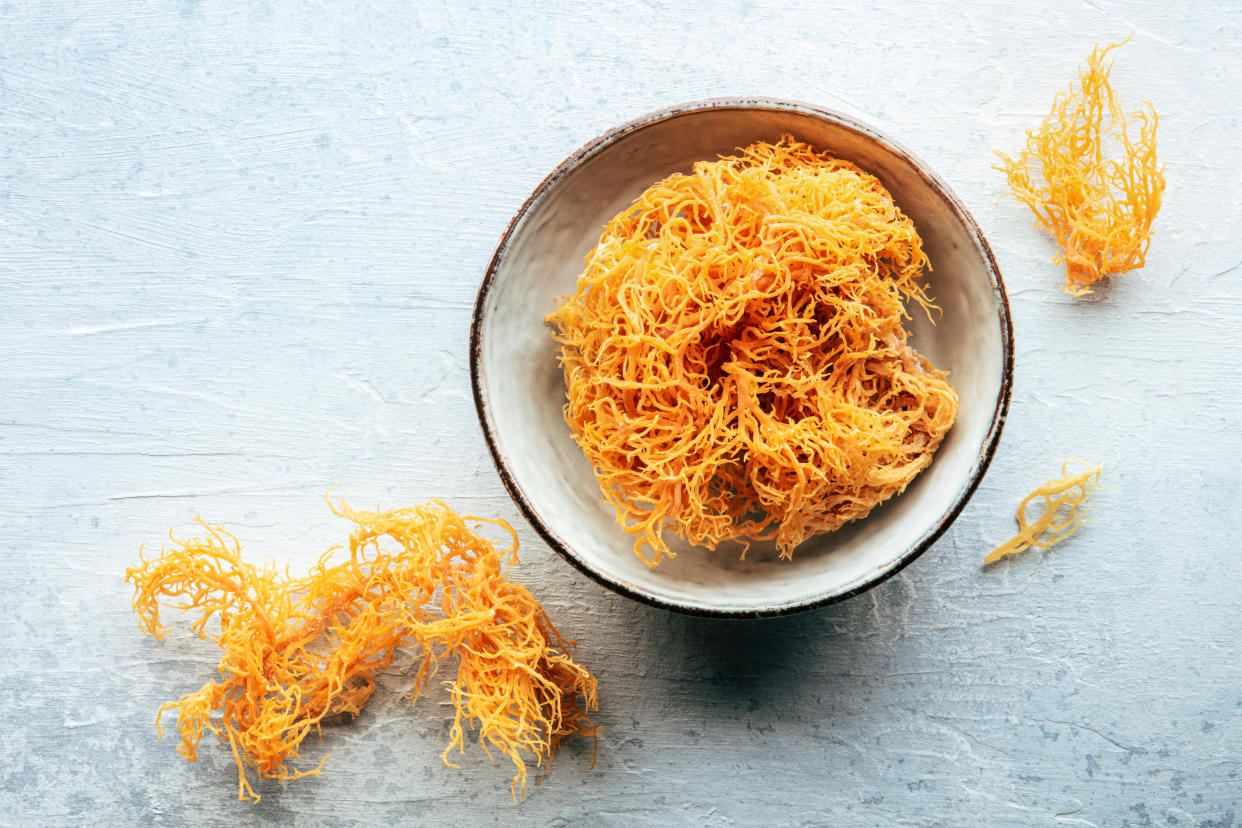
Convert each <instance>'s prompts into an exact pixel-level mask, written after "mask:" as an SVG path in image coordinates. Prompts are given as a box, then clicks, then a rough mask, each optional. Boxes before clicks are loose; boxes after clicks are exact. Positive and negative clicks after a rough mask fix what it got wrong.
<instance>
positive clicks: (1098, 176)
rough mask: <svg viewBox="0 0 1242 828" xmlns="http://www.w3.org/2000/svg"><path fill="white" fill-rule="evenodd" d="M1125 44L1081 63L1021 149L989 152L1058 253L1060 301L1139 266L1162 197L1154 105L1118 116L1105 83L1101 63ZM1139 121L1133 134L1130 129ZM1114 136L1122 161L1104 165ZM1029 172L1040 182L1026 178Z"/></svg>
mask: <svg viewBox="0 0 1242 828" xmlns="http://www.w3.org/2000/svg"><path fill="white" fill-rule="evenodd" d="M1128 41H1129V38H1126V39H1125V40H1123V41H1121V42H1120V43H1113V44H1110V45H1109V46H1106V47H1103V48H1101V47H1100V46H1098V45H1097V46H1096V47H1095V48H1094V49H1093V50H1092V51H1091V54H1090V55H1089V56H1088V57H1087V66H1086V68H1085V69H1080V70H1079V72H1078V88H1077V89H1075V88H1074V87H1073V86H1071V87H1070V90H1069V91H1068V92H1062V93H1059V94H1058V95H1057V96H1056V99H1055V100H1054V102H1053V105H1052V111H1051V112H1049V113H1048V116H1047V117H1045V118H1044V121H1043V123H1042V124H1041V125H1040V127H1039V129H1038V130H1029V129H1028V130H1027V131H1026V147H1025V148H1024V149H1022V150H1021V151H1020V152H1018V154H1017V155H1016V156H1014V157H1012V158H1011V157H1010V156H1008V155H1006V154H1005V153H1002V152H998V153H997V155H998V156H1000V158H1001V163H999V164H997V165H996V169H997V170H1000V171H1001V172H1003V173H1004V174H1005V176H1006V178H1007V179H1008V181H1009V187H1010V189H1011V190H1012V192H1013V195H1014V196H1015V197H1017V199H1018V200H1019V201H1021V202H1022V203H1024V204H1025V205H1026V206H1027V207H1029V208H1030V209H1031V212H1032V213H1034V214H1035V224H1036V226H1037V227H1042V228H1043V229H1044V230H1046V231H1048V232H1049V233H1051V234H1052V236H1053V238H1055V239H1056V240H1057V242H1058V243H1059V244H1060V245H1061V255H1060V256H1059V257H1057V258H1054V259H1053V262H1054V263H1056V264H1062V263H1064V265H1065V285H1064V287H1062V290H1064V291H1065V292H1066V293H1069V294H1071V295H1073V296H1081V295H1083V294H1086V293H1090V292H1091V285H1094V284H1095V283H1096V282H1098V281H1099V280H1100V279H1103V278H1104V277H1105V276H1109V275H1112V274H1117V273H1125V272H1127V271H1130V270H1134V269H1135V268H1139V267H1142V266H1143V264H1144V263H1145V262H1146V260H1147V249H1148V247H1149V246H1150V245H1151V228H1152V222H1153V221H1154V220H1155V218H1156V214H1157V213H1158V212H1159V211H1160V201H1161V198H1162V196H1163V193H1164V186H1165V179H1164V168H1163V167H1162V166H1160V165H1158V164H1157V161H1156V126H1157V125H1158V124H1159V122H1160V118H1159V116H1158V115H1157V114H1156V110H1155V107H1153V106H1152V105H1151V104H1150V103H1148V104H1147V108H1146V110H1137V111H1135V112H1132V113H1129V114H1126V112H1125V111H1124V110H1123V109H1122V108H1121V103H1120V101H1119V99H1118V96H1117V93H1116V91H1115V90H1114V89H1113V88H1112V86H1111V85H1110V84H1109V78H1108V76H1109V73H1110V72H1111V71H1112V64H1111V63H1109V64H1108V65H1105V64H1104V58H1105V56H1106V55H1107V54H1108V53H1109V52H1110V51H1112V50H1113V49H1116V48H1117V47H1119V46H1122V45H1124V44H1125V43H1126V42H1128ZM1132 121H1134V122H1137V123H1138V135H1137V136H1132V135H1131V132H1130V123H1131V122H1132ZM1106 136H1113V137H1114V138H1115V139H1116V141H1117V143H1118V144H1119V146H1120V149H1121V159H1120V160H1113V159H1110V158H1108V157H1107V156H1108V152H1107V148H1106V147H1105V137H1106ZM1036 166H1038V170H1039V174H1040V175H1041V176H1042V178H1043V182H1042V184H1041V183H1038V182H1037V181H1035V180H1034V179H1033V177H1032V169H1033V168H1034V167H1036Z"/></svg>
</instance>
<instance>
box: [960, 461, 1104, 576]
mask: <svg viewBox="0 0 1242 828" xmlns="http://www.w3.org/2000/svg"><path fill="white" fill-rule="evenodd" d="M1070 463H1079V464H1081V465H1083V466H1087V468H1086V469H1085V470H1084V471H1081V472H1078V473H1076V474H1070V472H1069V466H1070ZM1101 468H1102V467H1101V466H1088V465H1087V464H1086V463H1084V462H1083V461H1082V460H1078V459H1077V458H1071V459H1069V460H1066V461H1065V462H1064V463H1063V464H1062V465H1061V479H1059V480H1049V481H1048V482H1047V483H1045V484H1044V485H1042V486H1040V487H1039V488H1037V489H1035V491H1033V492H1031V493H1030V494H1028V495H1027V496H1026V497H1024V498H1023V499H1022V502H1021V503H1019V504H1018V534H1016V535H1014V536H1013V537H1012V538H1010V539H1009V540H1007V541H1005V542H1004V543H1002V544H1001V545H1000V546H998V547H996V548H995V549H993V550H992V552H991V553H990V554H989V555H988V556H987V558H985V559H984V561H983V565H984V566H987V565H988V564H993V563H996V562H997V561H999V560H1000V559H1001V558H1005V557H1008V556H1009V555H1017V554H1019V553H1020V552H1025V551H1026V550H1027V549H1030V548H1031V547H1032V546H1035V547H1038V548H1040V549H1047V548H1049V547H1050V546H1052V545H1053V544H1056V543H1060V542H1061V541H1063V540H1065V539H1066V538H1068V537H1069V536H1070V535H1072V534H1074V533H1075V532H1077V531H1078V527H1080V526H1082V524H1083V523H1084V522H1085V521H1086V520H1087V513H1088V512H1089V511H1091V508H1090V507H1089V506H1086V502H1087V498H1089V497H1090V496H1091V493H1092V492H1093V491H1095V487H1096V486H1097V485H1098V484H1099V481H1100V469H1101ZM1036 498H1043V501H1044V503H1043V507H1044V508H1043V511H1042V512H1040V514H1039V517H1037V518H1035V520H1033V521H1032V520H1027V517H1026V510H1027V507H1028V506H1029V505H1030V504H1031V501H1033V500H1035V499H1036ZM1084 506H1086V508H1084Z"/></svg>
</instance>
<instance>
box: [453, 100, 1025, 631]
mask: <svg viewBox="0 0 1242 828" xmlns="http://www.w3.org/2000/svg"><path fill="white" fill-rule="evenodd" d="M732 109H740V110H768V111H773V110H775V111H783V112H796V113H799V114H803V115H810V116H812V117H815V118H819V119H821V120H825V121H828V122H830V123H832V124H834V125H835V126H838V127H841V128H843V129H845V130H847V131H850V132H853V133H855V134H857V135H860V136H862V137H864V138H867V139H869V140H872V141H875V142H877V143H879V144H880V145H882V146H883V147H884V148H885V149H887V150H888V151H890V152H892V153H893V154H894V155H896V156H898V157H899V158H901V159H902V160H903V161H905V162H906V163H907V164H909V165H910V167H911V168H912V169H913V170H914V171H915V172H916V173H918V175H919V177H920V178H922V179H923V181H924V182H925V183H927V184H928V185H929V186H930V187H931V188H932V190H933V191H934V192H936V194H937V195H938V196H939V197H940V198H941V199H942V200H943V201H944V202H945V203H946V204H947V205H948V206H949V207H950V209H951V210H952V211H953V213H954V214H955V215H956V216H957V218H958V220H959V221H960V222H961V223H962V224H963V226H964V227H966V229H967V230H968V232H969V234H970V236H971V238H972V239H973V240H974V243H975V245H976V247H977V248H978V249H979V250H980V251H981V252H982V253H983V258H984V264H985V265H986V269H987V273H988V278H989V280H990V281H991V283H992V293H993V295H994V296H995V297H996V299H997V304H998V307H999V310H1000V323H1001V344H1002V346H1003V350H1004V361H1003V365H1002V372H1001V388H1000V394H999V395H998V396H997V399H996V407H995V409H994V410H993V412H992V422H991V424H990V426H989V429H988V433H987V436H986V437H985V438H984V441H983V446H982V448H981V450H980V454H979V460H978V462H977V463H976V465H975V467H974V470H973V472H972V473H971V475H970V477H969V478H968V479H967V481H966V483H965V484H964V485H963V486H962V487H961V489H959V490H958V493H957V495H956V496H955V497H954V500H953V503H952V505H951V506H950V507H949V509H948V511H946V512H945V513H944V514H943V515H941V516H940V518H939V519H938V520H937V521H936V522H935V523H934V524H933V525H932V526H931V527H929V528H928V529H927V530H926V531H925V532H924V533H923V534H922V536H920V537H919V539H918V540H916V541H915V542H914V543H913V544H911V545H910V546H909V547H908V548H907V549H905V550H904V551H903V552H902V553H901V555H900V556H898V557H897V559H896V560H895V561H893V562H892V563H890V564H888V565H886V567H883V568H877V570H876V571H875V572H874V573H872V574H871V575H870V576H868V577H865V578H863V579H862V580H861V581H856V582H854V583H853V584H851V585H848V586H847V588H845V589H841V590H838V591H835V592H829V593H827V594H824V595H818V596H815V597H813V598H811V599H807V600H800V601H795V602H791V603H787V604H779V605H772V606H765V607H753V608H751V607H745V608H727V607H712V606H701V605H696V604H693V603H680V602H677V601H672V600H668V599H666V598H661V597H659V596H657V595H652V594H649V593H647V592H644V591H643V590H642V589H640V588H637V587H635V586H634V585H632V584H629V583H626V582H625V581H623V580H620V579H618V578H613V577H609V576H608V575H607V574H605V573H603V572H600V571H599V570H597V569H595V568H593V567H591V566H590V565H589V564H587V563H586V562H585V561H583V560H582V559H580V558H579V557H578V556H577V555H576V554H575V553H574V551H573V549H571V548H570V547H569V545H568V544H567V543H565V542H564V541H562V540H561V539H560V537H558V536H557V534H556V533H555V532H554V531H552V528H551V527H550V526H548V525H547V524H546V523H545V522H544V520H543V519H542V518H541V517H540V515H539V513H538V511H536V509H535V508H534V505H533V504H532V503H531V501H530V499H529V498H528V497H527V495H526V493H525V491H524V490H523V489H522V487H521V486H520V485H519V484H518V481H517V479H516V478H515V477H514V476H513V473H512V472H511V471H510V470H509V465H508V461H507V459H506V457H505V455H504V452H502V451H501V448H500V445H499V443H498V442H497V439H496V434H495V431H494V429H493V426H492V412H491V407H490V405H489V403H488V396H487V380H486V377H485V376H484V373H483V369H482V364H481V362H482V353H481V350H482V336H483V315H484V311H483V308H484V305H485V303H486V300H487V296H488V294H489V293H490V291H491V288H492V285H493V284H494V283H495V281H496V276H497V273H498V272H499V270H500V266H501V264H502V262H503V261H504V259H505V256H506V254H507V253H508V252H509V248H510V246H511V243H512V241H513V238H514V236H515V235H516V234H517V232H518V230H519V229H521V227H522V225H523V224H525V220H526V218H527V216H528V215H529V214H530V213H531V211H532V210H533V209H534V207H535V206H537V205H538V204H539V203H540V202H542V201H543V199H544V198H545V197H546V196H547V195H548V193H549V192H550V191H551V190H552V189H553V188H554V187H555V186H556V185H557V184H558V183H559V182H560V181H561V179H563V178H565V177H566V176H567V175H569V174H570V173H571V172H572V171H573V170H575V169H576V168H577V167H578V166H579V165H580V164H581V163H582V162H584V161H586V160H587V159H588V158H591V157H593V156H595V155H596V154H598V153H599V152H601V151H603V150H604V149H606V148H608V147H609V146H611V145H612V144H614V143H616V142H617V141H619V140H621V139H622V138H625V137H627V136H629V135H631V134H633V133H636V132H639V131H641V130H643V129H645V128H647V127H650V126H654V125H655V124H658V123H661V122H663V121H667V120H672V119H674V118H681V117H685V116H687V115H694V114H696V113H700V112H705V111H715V110H732ZM1013 363H1014V346H1013V321H1012V318H1011V314H1010V308H1009V297H1008V294H1007V293H1006V291H1005V283H1004V281H1003V280H1002V278H1001V272H1000V268H999V267H998V266H997V264H996V257H995V256H994V255H993V253H992V248H991V247H990V246H989V245H988V242H987V239H986V238H985V237H984V235H983V232H982V230H981V229H980V228H979V224H978V222H976V221H975V219H974V217H973V216H972V215H971V214H970V211H969V210H967V209H966V206H965V205H964V204H963V203H962V201H961V199H960V198H958V196H957V194H956V193H954V192H953V190H952V189H951V188H950V187H949V185H948V184H947V183H945V182H944V181H943V180H942V179H941V178H940V177H939V176H938V175H936V174H935V173H934V172H932V171H931V168H930V167H928V166H927V165H926V164H925V163H923V161H921V160H920V159H919V158H918V157H917V156H915V155H914V154H913V153H912V152H910V150H908V149H906V148H905V147H904V146H903V145H902V144H900V143H898V142H897V141H894V140H893V139H891V138H889V137H887V136H886V135H884V134H883V133H881V132H879V131H878V130H876V129H875V128H873V127H871V126H868V125H867V124H865V123H863V122H861V121H858V120H857V119H855V118H853V117H850V116H848V115H844V114H842V113H839V112H836V111H835V110H831V109H827V108H825V107H821V106H818V105H816V104H809V103H804V102H801V101H793V100H789V99H783V98H769V97H762V96H755V97H736V98H735V97H722V98H706V99H701V100H694V101H689V102H686V103H681V104H675V105H673V106H668V107H664V108H662V109H657V110H654V111H652V112H648V113H647V114H645V115H640V116H639V117H637V118H634V119H632V120H629V121H626V122H624V123H622V124H620V125H618V126H616V127H613V128H612V129H610V130H608V131H607V132H604V133H602V134H601V135H599V136H597V137H595V138H593V139H591V140H590V141H588V142H587V143H585V144H583V145H582V146H581V147H579V148H578V149H577V150H576V151H575V152H574V153H573V154H572V155H570V156H569V157H568V158H566V159H565V160H564V161H562V162H561V163H560V164H558V165H557V167H556V168H555V169H554V170H552V172H550V173H549V174H548V175H547V177H545V178H544V179H543V181H541V182H540V183H539V185H538V186H537V187H535V189H534V191H533V192H532V193H531V194H530V196H529V197H528V198H527V199H526V201H525V202H524V203H523V204H522V206H521V207H520V208H519V209H518V211H517V212H516V213H515V214H514V216H513V218H512V220H510V222H509V225H508V227H507V228H505V232H504V235H503V236H501V238H500V242H499V244H498V245H497V246H496V252H495V253H494V254H493V255H492V259H491V262H490V263H489V264H488V266H487V271H486V273H485V274H484V276H483V281H482V283H481V284H480V285H479V290H478V294H477V295H476V297H475V303H474V311H473V314H472V316H471V321H470V382H471V387H472V390H473V395H474V406H475V413H476V415H477V416H478V419H479V425H480V426H481V427H482V429H483V437H484V440H485V441H486V442H487V447H488V450H489V452H490V453H491V455H492V462H493V463H494V464H495V466H496V471H497V473H498V474H499V475H500V479H501V481H502V482H503V483H504V485H505V489H506V490H507V491H508V492H509V496H510V498H512V500H513V502H514V503H515V504H516V505H517V507H518V510H519V511H521V512H522V515H523V516H524V517H525V518H526V521H527V522H528V523H529V524H530V525H531V527H532V528H533V529H534V530H535V531H536V532H537V533H538V534H539V536H540V537H541V538H543V540H544V542H545V543H547V544H548V546H550V547H552V548H553V549H554V550H556V552H557V553H558V554H559V555H560V556H561V557H562V558H564V559H565V560H567V561H569V563H570V564H572V565H573V566H574V567H575V568H577V569H578V570H579V571H580V572H582V573H583V574H585V575H586V576H587V577H589V578H591V579H592V580H594V581H596V582H597V583H599V584H600V585H602V586H604V587H607V588H608V589H611V590H613V591H614V592H617V593H619V594H621V595H624V596H626V597H627V598H632V599H634V600H636V601H639V602H641V603H644V604H648V605H650V606H654V607H659V608H661V609H665V610H670V611H673V612H679V613H683V614H687V615H695V616H700V617H707V618H770V617H776V616H782V615H790V614H793V613H797V612H803V611H806V610H811V609H815V608H818V607H823V606H826V605H828V604H833V603H836V602H838V601H844V600H846V599H847V598H852V597H853V596H855V595H859V594H861V593H863V592H866V591H867V590H869V589H871V588H872V587H874V586H876V585H877V584H880V583H883V582H884V581H886V580H888V579H889V578H891V577H893V576H894V575H896V574H897V573H898V572H900V571H901V570H903V569H905V568H906V567H907V566H909V565H910V564H911V563H912V562H914V560H915V559H916V558H918V557H919V556H920V555H922V554H923V553H924V552H926V551H927V550H928V549H929V548H930V547H931V546H932V544H934V543H935V542H936V541H937V540H938V539H939V538H940V536H941V535H943V534H944V532H945V531H946V530H947V529H948V528H949V526H950V525H951V524H952V523H953V521H954V520H956V519H957V518H958V516H959V515H960V514H961V513H962V510H963V509H964V508H965V507H966V503H967V502H968V501H969V500H970V498H971V496H972V495H973V494H974V493H975V490H976V489H977V488H978V487H979V483H980V482H981V481H982V480H983V477H984V475H985V474H986V473H987V470H988V466H990V465H991V462H992V458H993V456H994V455H995V453H996V448H997V446H998V444H999V443H1000V435H1001V431H1002V429H1003V428H1004V425H1005V420H1006V418H1007V417H1008V413H1009V401H1010V396H1011V393H1012V390H1013Z"/></svg>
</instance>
